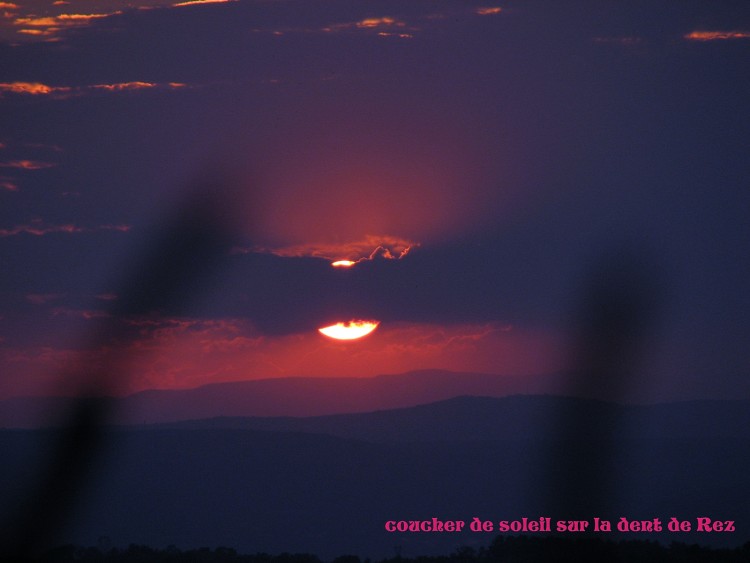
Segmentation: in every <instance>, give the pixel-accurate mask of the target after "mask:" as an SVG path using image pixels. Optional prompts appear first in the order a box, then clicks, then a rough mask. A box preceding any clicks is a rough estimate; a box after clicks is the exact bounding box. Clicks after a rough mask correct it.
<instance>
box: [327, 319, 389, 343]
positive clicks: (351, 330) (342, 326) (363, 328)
mask: <svg viewBox="0 0 750 563" xmlns="http://www.w3.org/2000/svg"><path fill="white" fill-rule="evenodd" d="M379 324H380V323H379V322H378V321H349V322H346V323H343V322H342V323H336V324H335V325H331V326H324V327H323V328H319V329H318V332H320V333H321V334H323V335H325V336H328V337H329V338H334V339H336V340H356V339H357V338H362V337H363V336H367V335H368V334H370V333H371V332H372V331H373V330H375V329H376V328H377V327H378V325H379Z"/></svg>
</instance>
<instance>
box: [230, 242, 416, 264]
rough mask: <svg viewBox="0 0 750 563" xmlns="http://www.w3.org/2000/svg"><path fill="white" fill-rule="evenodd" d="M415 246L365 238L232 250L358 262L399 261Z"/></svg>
mask: <svg viewBox="0 0 750 563" xmlns="http://www.w3.org/2000/svg"><path fill="white" fill-rule="evenodd" d="M417 246H419V243H418V242H414V241H410V240H407V239H404V238H400V237H393V236H373V235H367V236H365V237H364V238H363V239H361V240H355V241H348V242H343V243H303V244H296V245H291V246H284V247H268V248H263V247H259V248H255V249H235V252H236V253H248V252H265V253H269V254H275V255H276V256H282V257H287V258H301V257H305V256H309V257H315V258H325V259H327V260H331V261H351V262H361V261H362V260H373V259H375V258H377V257H380V258H386V259H388V260H400V259H401V258H403V257H404V256H406V255H407V254H408V253H409V252H410V251H411V250H412V249H413V248H415V247H417Z"/></svg>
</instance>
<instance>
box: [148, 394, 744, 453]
mask: <svg viewBox="0 0 750 563" xmlns="http://www.w3.org/2000/svg"><path fill="white" fill-rule="evenodd" d="M565 409H575V410H576V411H577V412H580V413H582V416H585V417H587V418H589V419H590V420H591V424H590V425H589V428H588V431H587V434H586V436H585V438H586V439H589V440H591V439H610V438H612V437H614V438H617V439H622V440H626V439H646V438H649V439H655V438H669V439H677V438H680V439H688V440H689V439H694V438H706V439H709V438H732V439H737V438H743V439H748V440H750V402H748V401H686V402H680V403H670V404H659V405H638V406H625V405H619V404H616V403H611V402H604V401H595V400H590V399H580V398H572V397H565V398H563V397H556V396H552V395H546V396H535V395H512V396H509V397H503V398H496V397H467V396H464V397H455V398H452V399H447V400H445V401H439V402H436V403H431V404H427V405H418V406H415V407H409V408H402V409H392V410H387V411H385V410H384V411H375V412H369V413H357V414H339V415H327V416H314V417H226V416H223V417H215V418H208V419H200V420H188V421H182V422H176V423H171V424H165V425H163V426H164V427H169V428H204V429H208V428H223V429H252V430H268V431H274V432H308V433H315V434H329V435H331V436H337V437H340V438H350V439H356V440H366V441H371V442H393V443H398V442H420V441H424V442H431V441H441V442H446V441H447V442H450V441H457V442H462V441H477V440H518V439H524V440H543V439H550V438H551V437H553V436H554V435H555V434H554V432H555V428H554V425H555V424H556V423H557V416H558V414H559V413H560V412H564V411H565ZM623 420H624V421H625V422H626V424H621V423H622V421H623Z"/></svg>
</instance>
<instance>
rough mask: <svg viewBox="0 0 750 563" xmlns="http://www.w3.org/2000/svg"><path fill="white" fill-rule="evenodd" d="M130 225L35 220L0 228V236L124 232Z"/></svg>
mask: <svg viewBox="0 0 750 563" xmlns="http://www.w3.org/2000/svg"><path fill="white" fill-rule="evenodd" d="M129 230H130V225H99V226H97V227H80V226H77V225H73V224H71V223H69V224H66V225H43V224H42V223H41V222H35V223H33V224H31V225H16V226H15V227H13V228H12V229H0V237H12V236H16V235H20V234H24V233H25V234H29V235H34V236H44V235H48V234H51V233H68V234H75V233H92V232H97V231H119V232H123V233H126V232H128V231H129Z"/></svg>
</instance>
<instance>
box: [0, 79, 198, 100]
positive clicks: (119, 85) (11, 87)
mask: <svg viewBox="0 0 750 563" xmlns="http://www.w3.org/2000/svg"><path fill="white" fill-rule="evenodd" d="M186 87H187V84H185V83H183V82H167V83H158V82H143V81H132V82H116V83H114V84H92V85H89V86H77V87H72V86H49V85H47V84H43V83H41V82H6V83H0V94H2V93H3V92H8V93H12V94H21V95H31V96H40V95H46V96H53V97H56V98H67V97H70V96H77V95H82V94H84V93H86V92H87V91H100V90H103V91H107V92H124V91H131V90H144V89H167V90H176V89H179V88H186Z"/></svg>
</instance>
